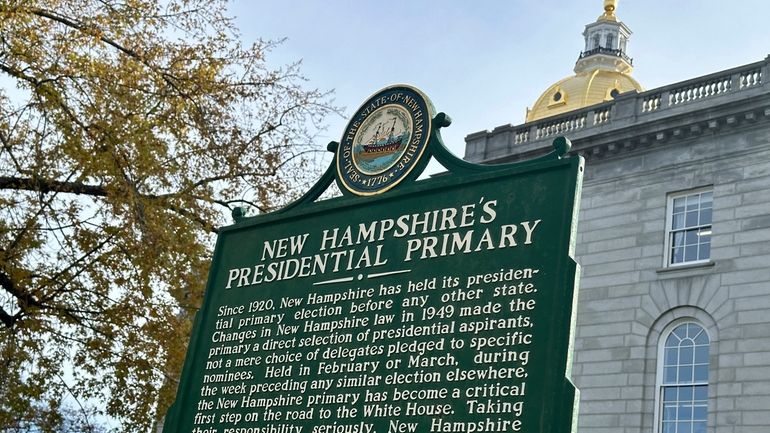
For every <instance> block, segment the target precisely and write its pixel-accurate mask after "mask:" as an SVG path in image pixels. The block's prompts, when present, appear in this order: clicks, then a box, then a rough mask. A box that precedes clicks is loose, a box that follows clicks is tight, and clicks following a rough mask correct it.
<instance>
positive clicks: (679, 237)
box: [672, 232, 684, 247]
mask: <svg viewBox="0 0 770 433" xmlns="http://www.w3.org/2000/svg"><path fill="white" fill-rule="evenodd" d="M672 235H673V238H674V239H673V246H675V247H681V246H683V245H684V232H675V233H672Z"/></svg>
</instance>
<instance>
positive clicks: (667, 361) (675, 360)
mask: <svg viewBox="0 0 770 433" xmlns="http://www.w3.org/2000/svg"><path fill="white" fill-rule="evenodd" d="M669 338H670V337H669ZM678 353H679V351H678V350H676V349H674V348H670V349H666V353H665V356H664V357H663V365H677V364H679V357H678V356H677V354H678Z"/></svg>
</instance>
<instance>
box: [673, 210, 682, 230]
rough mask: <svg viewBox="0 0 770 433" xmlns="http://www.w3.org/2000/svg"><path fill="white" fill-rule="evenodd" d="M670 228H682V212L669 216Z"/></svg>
mask: <svg viewBox="0 0 770 433" xmlns="http://www.w3.org/2000/svg"><path fill="white" fill-rule="evenodd" d="M671 228H672V229H674V230H676V229H681V228H684V214H683V213H677V214H674V215H672V216H671Z"/></svg>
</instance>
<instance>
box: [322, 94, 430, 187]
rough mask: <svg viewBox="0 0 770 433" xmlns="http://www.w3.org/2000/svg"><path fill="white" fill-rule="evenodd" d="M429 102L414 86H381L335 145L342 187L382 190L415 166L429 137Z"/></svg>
mask: <svg viewBox="0 0 770 433" xmlns="http://www.w3.org/2000/svg"><path fill="white" fill-rule="evenodd" d="M432 119H433V106H432V105H431V103H430V101H429V100H428V98H427V97H426V96H425V95H424V94H423V93H422V92H420V91H419V90H417V89H415V88H414V87H410V86H406V85H396V86H390V87H386V88H385V89H383V90H381V91H379V92H377V93H376V94H374V95H373V96H372V97H370V98H369V99H368V100H367V101H366V102H365V103H364V104H363V105H362V106H361V107H360V108H359V109H358V110H357V111H356V113H355V114H354V115H353V117H352V118H351V119H350V122H348V126H347V127H346V128H345V133H344V134H343V135H342V140H341V141H340V145H339V147H338V148H337V174H338V179H339V181H340V183H341V184H342V185H341V187H342V188H344V189H345V190H346V191H349V192H352V193H353V194H356V195H373V194H379V193H382V192H385V191H387V190H389V189H391V188H393V187H394V186H396V185H397V184H398V183H399V182H401V181H402V180H404V179H406V178H407V177H408V176H409V174H410V173H412V171H413V170H414V168H415V167H416V166H418V165H419V163H420V159H421V157H422V156H423V153H424V151H425V148H426V147H427V145H428V140H429V139H430V135H431V126H432V125H431V122H432Z"/></svg>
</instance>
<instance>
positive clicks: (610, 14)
mask: <svg viewBox="0 0 770 433" xmlns="http://www.w3.org/2000/svg"><path fill="white" fill-rule="evenodd" d="M617 7H618V0H604V14H602V16H600V17H599V19H600V20H610V21H617V20H618V19H617V17H615V9H616V8H617Z"/></svg>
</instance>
